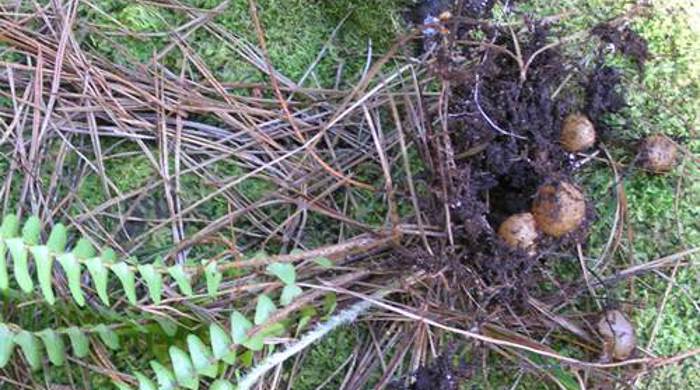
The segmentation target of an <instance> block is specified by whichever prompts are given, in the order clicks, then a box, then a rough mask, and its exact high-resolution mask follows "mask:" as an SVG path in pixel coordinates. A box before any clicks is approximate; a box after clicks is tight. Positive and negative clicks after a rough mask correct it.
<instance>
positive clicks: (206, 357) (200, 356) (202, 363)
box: [187, 334, 218, 378]
mask: <svg viewBox="0 0 700 390" xmlns="http://www.w3.org/2000/svg"><path fill="white" fill-rule="evenodd" d="M187 348H188V350H189V351H190V357H191V358H192V365H193V366H194V369H195V370H196V371H197V373H198V374H199V375H204V376H207V377H209V378H216V373H217V371H218V367H217V365H216V364H212V362H213V361H214V359H213V358H212V353H211V351H210V350H209V347H207V346H206V344H204V343H203V342H202V340H201V339H200V338H199V337H197V336H195V335H193V334H190V335H188V336H187Z"/></svg>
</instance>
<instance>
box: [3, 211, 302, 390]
mask: <svg viewBox="0 0 700 390" xmlns="http://www.w3.org/2000/svg"><path fill="white" fill-rule="evenodd" d="M19 225H20V224H19V220H18V219H17V218H16V217H15V216H13V215H10V216H7V217H5V218H4V219H3V222H2V225H1V226H0V293H2V292H3V291H6V290H8V289H9V288H10V277H11V276H12V277H14V280H15V281H16V283H17V285H18V286H19V287H20V289H21V290H22V291H23V292H26V293H29V292H32V291H34V290H35V279H34V278H33V275H32V272H31V270H32V267H30V265H31V263H30V260H33V264H34V267H33V269H34V270H35V272H36V277H37V279H36V281H38V285H39V290H40V292H41V294H42V295H43V297H44V298H45V299H46V301H47V302H48V303H49V304H54V303H55V300H56V299H55V295H54V292H53V278H52V273H53V266H54V263H58V264H59V265H60V267H61V268H62V269H63V271H64V273H65V275H66V279H67V280H68V289H69V291H70V294H71V296H72V297H73V300H74V301H75V302H76V303H77V304H78V305H79V306H84V305H85V297H84V295H83V286H82V283H81V280H82V276H83V272H84V271H85V270H87V274H88V275H89V276H90V280H91V281H92V284H93V287H94V289H95V291H96V292H97V296H98V297H99V298H100V300H101V301H102V302H103V303H104V304H105V305H109V301H110V295H109V293H108V291H107V288H108V285H109V278H110V274H113V275H114V277H116V278H117V279H118V280H119V282H120V284H121V288H122V290H123V292H124V295H126V297H127V300H128V301H129V302H130V303H131V304H134V305H136V303H137V296H136V292H137V291H136V287H135V286H136V283H135V280H136V277H137V275H138V276H139V277H140V278H141V279H142V280H143V282H144V284H145V286H146V289H147V290H148V295H149V297H150V299H151V301H153V302H154V303H156V304H158V303H160V301H161V293H162V290H163V283H164V279H165V278H169V280H171V281H173V282H174V283H175V284H176V285H177V286H178V288H179V290H180V292H181V293H182V294H183V295H185V296H188V297H190V296H193V295H194V289H193V287H192V283H193V279H194V277H195V276H197V275H199V277H200V278H201V277H203V278H204V279H205V282H206V289H207V292H208V293H209V294H210V295H215V294H216V293H217V292H218V288H219V285H220V283H221V281H222V279H223V274H222V272H221V270H220V269H219V268H218V266H217V263H216V262H212V261H202V262H201V266H195V267H185V266H183V265H174V266H170V267H165V266H163V265H162V264H161V262H159V261H156V262H154V263H151V264H136V265H131V264H128V263H127V262H125V261H123V260H118V259H117V256H116V254H115V253H114V251H112V250H110V249H106V250H103V251H102V252H100V253H99V254H98V253H97V252H96V251H95V249H94V248H93V246H92V245H91V244H90V242H89V241H88V240H86V239H80V240H78V241H77V242H76V244H75V246H74V247H73V249H72V250H70V251H68V250H66V243H67V242H68V233H67V230H66V228H65V227H64V226H63V225H61V224H57V225H56V226H54V227H53V229H52V230H51V233H50V234H49V238H48V240H47V242H46V243H41V234H40V233H41V223H40V221H39V219H38V218H37V217H30V218H29V219H28V220H27V221H26V222H25V224H24V226H23V227H22V230H21V234H20V233H19ZM7 253H9V254H10V257H9V259H10V260H11V261H12V263H11V264H8V261H7V260H8V257H6V254H7ZM8 265H11V266H12V273H10V272H9V268H8ZM193 271H194V272H193ZM196 271H201V272H196ZM267 272H268V273H269V274H271V275H273V276H275V277H276V278H277V279H279V280H280V281H281V282H282V284H283V289H282V294H281V297H280V303H281V304H282V305H287V304H289V303H291V301H292V299H293V298H294V297H296V296H298V295H300V294H301V293H302V290H301V288H300V287H299V286H298V285H297V284H296V270H295V269H294V266H292V265H291V264H281V263H273V264H270V265H269V266H268V268H267ZM275 311H277V306H276V305H275V303H274V302H273V301H272V299H271V298H270V297H268V296H267V295H265V294H260V295H259V296H258V298H257V304H256V306H255V313H254V317H253V321H252V322H251V321H250V320H249V319H248V318H247V317H246V316H245V315H243V314H242V313H240V312H238V311H234V312H233V313H232V314H231V317H230V329H229V331H226V330H224V329H223V328H221V327H220V326H219V325H217V324H215V323H213V324H211V325H210V327H209V333H208V339H206V340H205V341H206V342H205V341H203V340H202V339H201V338H200V336H198V335H196V334H189V335H188V336H187V338H186V340H187V348H186V350H184V349H181V348H179V347H177V346H170V348H169V350H168V352H169V357H170V362H169V364H168V365H167V366H166V365H163V364H161V363H159V362H157V361H152V362H151V369H152V370H153V373H152V375H151V376H148V375H147V374H145V373H141V372H135V373H134V376H135V377H136V379H137V381H138V382H139V388H140V389H156V388H158V389H174V388H176V387H177V386H180V387H184V388H187V389H197V388H198V387H199V384H200V381H201V379H202V378H210V379H215V378H216V377H217V376H218V374H219V373H220V372H221V369H222V368H223V367H225V366H227V365H233V364H235V362H236V351H237V349H238V348H241V347H242V348H245V349H248V350H251V351H260V350H261V349H262V348H263V346H264V340H265V338H266V337H269V336H271V335H279V334H281V332H283V331H284V327H283V326H282V325H281V324H279V323H276V324H272V325H268V326H264V325H265V324H266V323H267V321H268V320H269V319H270V317H271V316H272V314H273V313H274V312H275ZM256 326H257V328H256ZM263 326H264V327H263ZM254 328H255V329H254ZM254 330H255V333H251V332H253V331H254ZM90 334H96V335H97V336H98V337H99V338H100V339H101V340H102V342H103V343H104V344H105V345H106V346H107V347H108V348H109V349H112V350H119V348H120V344H119V337H118V335H117V333H115V332H114V331H113V330H112V329H111V328H110V327H108V326H106V325H97V326H94V327H89V328H77V327H74V326H73V327H69V328H66V329H44V330H42V331H40V332H29V331H26V330H23V329H20V328H19V327H17V326H15V325H10V324H3V323H1V322H0V368H2V367H3V366H5V365H6V364H7V363H8V362H9V361H10V358H11V356H12V355H13V351H14V350H15V349H20V350H21V351H22V353H23V355H24V357H25V360H26V361H27V363H28V364H29V365H30V367H31V368H32V369H38V368H40V367H41V365H42V362H43V360H44V359H45V358H46V359H48V361H49V362H50V363H51V364H53V365H56V366H61V365H63V364H64V362H65V360H66V355H67V349H68V347H67V345H70V349H71V350H72V354H73V355H74V356H75V357H77V358H83V357H86V356H87V355H88V354H89V345H90V343H89V338H88V336H89V335H90ZM16 347H17V348H16ZM156 383H157V384H158V385H157V386H156V385H155V384H156ZM117 386H118V387H120V388H128V386H127V385H126V384H124V383H118V384H117ZM210 388H216V389H224V390H225V389H229V388H233V387H232V385H231V384H230V383H229V382H227V381H223V380H215V381H213V382H212V383H211V384H210Z"/></svg>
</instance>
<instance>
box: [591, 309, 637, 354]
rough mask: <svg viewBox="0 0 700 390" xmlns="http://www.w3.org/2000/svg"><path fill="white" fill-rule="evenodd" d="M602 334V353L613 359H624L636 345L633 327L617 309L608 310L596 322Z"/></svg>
mask: <svg viewBox="0 0 700 390" xmlns="http://www.w3.org/2000/svg"><path fill="white" fill-rule="evenodd" d="M598 332H600V334H601V336H603V341H604V344H603V355H604V356H605V357H608V358H610V357H612V358H613V359H614V360H625V359H627V358H629V357H630V355H632V352H634V349H635V348H636V347H637V337H636V335H635V331H634V327H633V326H632V324H631V323H630V322H629V320H628V319H627V317H625V315H624V314H622V312H621V311H619V310H610V311H608V312H606V313H605V315H604V316H603V318H601V319H600V321H599V322H598Z"/></svg>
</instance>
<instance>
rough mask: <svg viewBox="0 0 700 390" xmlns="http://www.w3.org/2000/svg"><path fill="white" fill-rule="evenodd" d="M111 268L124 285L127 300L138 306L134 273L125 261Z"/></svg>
mask: <svg viewBox="0 0 700 390" xmlns="http://www.w3.org/2000/svg"><path fill="white" fill-rule="evenodd" d="M110 268H111V269H112V272H114V274H115V275H117V278H119V281H120V282H121V283H122V287H123V288H124V293H125V294H126V299H128V300H129V303H131V304H132V305H134V306H136V303H137V302H136V282H135V276H134V272H133V271H132V270H131V268H129V266H128V265H127V264H126V263H125V262H123V261H121V262H119V263H117V264H112V266H111V267H110Z"/></svg>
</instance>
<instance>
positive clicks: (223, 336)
mask: <svg viewBox="0 0 700 390" xmlns="http://www.w3.org/2000/svg"><path fill="white" fill-rule="evenodd" d="M209 337H210V338H211V349H212V351H213V353H214V358H215V359H216V360H222V361H224V362H225V363H227V364H233V363H235V362H236V351H235V350H233V351H232V350H231V338H230V337H229V335H228V334H227V333H226V331H225V330H223V329H222V328H221V327H220V326H219V325H217V324H214V323H212V324H211V325H210V326H209Z"/></svg>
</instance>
